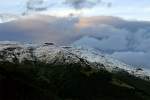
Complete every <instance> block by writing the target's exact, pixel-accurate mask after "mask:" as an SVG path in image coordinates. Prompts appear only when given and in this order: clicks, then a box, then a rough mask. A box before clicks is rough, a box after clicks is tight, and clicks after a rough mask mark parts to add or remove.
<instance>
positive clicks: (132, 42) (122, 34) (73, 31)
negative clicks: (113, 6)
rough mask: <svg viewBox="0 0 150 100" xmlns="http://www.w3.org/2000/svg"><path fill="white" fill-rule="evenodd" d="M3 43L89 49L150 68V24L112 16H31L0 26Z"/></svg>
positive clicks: (0, 36) (0, 38)
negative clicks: (53, 44) (42, 43)
mask: <svg viewBox="0 0 150 100" xmlns="http://www.w3.org/2000/svg"><path fill="white" fill-rule="evenodd" d="M8 29H9V30H8ZM0 40H14V41H27V42H28V41H33V42H36V43H37V42H40V43H41V42H54V43H55V44H57V45H70V44H74V45H82V46H90V47H93V48H96V49H97V50H101V51H102V52H104V53H107V54H109V55H111V56H113V57H115V58H117V59H119V60H121V61H123V62H126V63H128V64H132V65H139V66H145V67H147V68H150V67H149V66H150V63H149V61H148V60H149V59H150V45H149V43H150V22H146V21H145V22H142V21H126V20H123V19H120V18H116V17H110V16H97V17H78V18H77V17H75V18H72V17H61V18H60V17H53V16H43V15H39V16H30V18H24V19H20V20H17V21H13V22H9V23H3V24H0Z"/></svg>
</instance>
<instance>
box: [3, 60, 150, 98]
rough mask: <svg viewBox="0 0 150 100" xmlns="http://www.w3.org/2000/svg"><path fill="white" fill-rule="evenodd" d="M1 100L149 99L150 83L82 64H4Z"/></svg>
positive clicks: (27, 62) (122, 73) (123, 73)
mask: <svg viewBox="0 0 150 100" xmlns="http://www.w3.org/2000/svg"><path fill="white" fill-rule="evenodd" d="M0 100H150V82H148V81H144V80H141V79H139V78H136V77H134V76H131V75H129V74H128V73H126V72H120V73H109V72H107V71H106V70H105V69H100V70H97V69H93V68H92V67H90V66H87V67H83V66H82V65H80V64H70V65H58V64H57V65H55V64H54V65H49V64H44V63H40V62H34V63H33V62H31V61H26V62H24V63H22V64H19V63H17V62H16V63H9V62H1V63H0Z"/></svg>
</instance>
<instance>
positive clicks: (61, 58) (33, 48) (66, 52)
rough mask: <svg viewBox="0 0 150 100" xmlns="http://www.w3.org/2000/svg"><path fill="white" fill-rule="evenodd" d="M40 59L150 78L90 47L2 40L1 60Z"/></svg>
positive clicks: (146, 72) (147, 73) (144, 72)
mask: <svg viewBox="0 0 150 100" xmlns="http://www.w3.org/2000/svg"><path fill="white" fill-rule="evenodd" d="M26 60H27V61H31V62H35V61H40V62H42V63H46V64H76V63H80V64H82V65H83V66H86V65H88V66H92V67H93V68H95V69H97V68H98V69H101V68H102V69H106V70H107V71H109V72H120V71H125V72H128V73H129V74H131V75H134V76H136V77H140V78H143V79H149V77H150V73H149V72H148V71H146V70H144V69H141V68H134V67H133V66H130V65H127V64H124V63H122V62H120V61H118V60H115V59H114V58H112V57H110V56H108V55H105V54H102V53H100V52H99V51H96V50H94V49H92V48H88V47H80V48H79V47H66V46H61V47H60V46H56V45H54V44H53V43H45V44H23V43H18V42H9V41H2V42H0V62H11V63H22V62H24V61H26Z"/></svg>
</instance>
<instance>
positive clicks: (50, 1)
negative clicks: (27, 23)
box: [0, 0, 150, 20]
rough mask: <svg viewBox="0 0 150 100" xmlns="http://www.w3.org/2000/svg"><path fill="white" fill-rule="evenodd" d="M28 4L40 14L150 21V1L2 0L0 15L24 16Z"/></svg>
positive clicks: (0, 2) (0, 1) (0, 0)
mask: <svg viewBox="0 0 150 100" xmlns="http://www.w3.org/2000/svg"><path fill="white" fill-rule="evenodd" d="M40 1H44V2H43V3H42V2H40ZM27 4H30V5H29V6H30V8H32V7H39V8H40V9H36V10H39V11H38V13H44V14H49V15H55V16H67V15H69V14H74V15H75V14H76V15H80V16H99V15H109V16H119V17H122V18H124V19H129V20H150V0H0V13H11V14H22V13H24V12H26V10H27ZM31 5H32V7H31ZM29 6H28V7H29ZM30 10H33V9H30Z"/></svg>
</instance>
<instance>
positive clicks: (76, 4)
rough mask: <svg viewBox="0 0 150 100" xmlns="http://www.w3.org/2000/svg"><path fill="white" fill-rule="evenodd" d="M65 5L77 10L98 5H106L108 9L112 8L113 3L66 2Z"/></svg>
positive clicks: (88, 0)
mask: <svg viewBox="0 0 150 100" xmlns="http://www.w3.org/2000/svg"><path fill="white" fill-rule="evenodd" d="M64 4H67V5H69V6H71V7H73V8H75V9H77V10H79V9H83V8H92V7H94V6H96V5H98V4H104V5H107V6H108V7H111V6H112V3H110V2H108V3H107V2H104V1H102V0H65V2H64Z"/></svg>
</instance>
